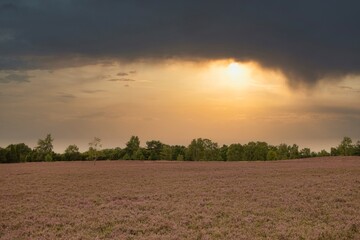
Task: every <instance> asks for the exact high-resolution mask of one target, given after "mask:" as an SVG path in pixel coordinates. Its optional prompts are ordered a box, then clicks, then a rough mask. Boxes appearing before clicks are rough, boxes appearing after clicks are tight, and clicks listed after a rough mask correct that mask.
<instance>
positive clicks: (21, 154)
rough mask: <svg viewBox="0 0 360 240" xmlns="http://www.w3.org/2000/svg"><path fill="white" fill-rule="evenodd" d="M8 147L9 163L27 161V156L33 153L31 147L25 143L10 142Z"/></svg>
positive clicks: (7, 156)
mask: <svg viewBox="0 0 360 240" xmlns="http://www.w3.org/2000/svg"><path fill="white" fill-rule="evenodd" d="M6 149H7V153H6V159H7V162H9V163H15V162H26V159H27V156H28V155H29V154H30V153H31V148H29V147H28V146H27V145H26V144H25V143H18V144H10V145H9V146H7V147H6Z"/></svg>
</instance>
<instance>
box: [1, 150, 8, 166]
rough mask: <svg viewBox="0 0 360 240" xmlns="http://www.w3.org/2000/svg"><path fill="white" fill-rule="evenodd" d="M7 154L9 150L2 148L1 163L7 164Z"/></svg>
mask: <svg viewBox="0 0 360 240" xmlns="http://www.w3.org/2000/svg"><path fill="white" fill-rule="evenodd" d="M6 154H7V150H6V149H5V148H1V147H0V163H6V162H7V158H6Z"/></svg>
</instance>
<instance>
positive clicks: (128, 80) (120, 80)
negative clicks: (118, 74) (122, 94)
mask: <svg viewBox="0 0 360 240" xmlns="http://www.w3.org/2000/svg"><path fill="white" fill-rule="evenodd" d="M108 81H110V82H135V80H134V79H131V78H112V79H109V80H108Z"/></svg>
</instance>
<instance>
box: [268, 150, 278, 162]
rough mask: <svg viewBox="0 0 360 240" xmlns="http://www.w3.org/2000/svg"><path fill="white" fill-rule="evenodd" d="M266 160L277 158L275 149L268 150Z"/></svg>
mask: <svg viewBox="0 0 360 240" xmlns="http://www.w3.org/2000/svg"><path fill="white" fill-rule="evenodd" d="M266 160H269V161H272V160H277V154H276V151H274V150H269V151H268V153H267V155H266Z"/></svg>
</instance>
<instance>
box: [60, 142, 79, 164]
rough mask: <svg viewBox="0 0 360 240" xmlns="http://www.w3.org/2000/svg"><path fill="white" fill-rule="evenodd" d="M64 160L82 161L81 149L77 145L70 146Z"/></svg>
mask: <svg viewBox="0 0 360 240" xmlns="http://www.w3.org/2000/svg"><path fill="white" fill-rule="evenodd" d="M64 158H65V160H66V161H75V160H80V158H81V157H80V152H79V147H78V146H76V145H75V144H72V145H69V146H68V147H67V148H66V149H65V153H64Z"/></svg>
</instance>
